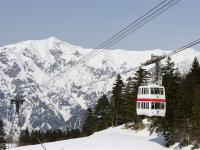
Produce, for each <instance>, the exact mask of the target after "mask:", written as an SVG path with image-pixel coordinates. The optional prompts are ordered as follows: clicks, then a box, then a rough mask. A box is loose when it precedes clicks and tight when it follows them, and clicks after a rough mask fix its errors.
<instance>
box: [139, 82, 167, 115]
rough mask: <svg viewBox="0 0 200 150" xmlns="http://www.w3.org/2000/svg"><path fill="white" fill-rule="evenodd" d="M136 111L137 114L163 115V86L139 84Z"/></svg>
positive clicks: (164, 101)
mask: <svg viewBox="0 0 200 150" xmlns="http://www.w3.org/2000/svg"><path fill="white" fill-rule="evenodd" d="M136 112H137V115H145V116H161V117H164V116H165V113H166V98H165V88H164V86H161V85H157V84H148V85H145V86H139V88H138V95H137V105H136Z"/></svg>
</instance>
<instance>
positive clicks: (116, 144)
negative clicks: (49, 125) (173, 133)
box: [11, 126, 192, 150]
mask: <svg viewBox="0 0 200 150" xmlns="http://www.w3.org/2000/svg"><path fill="white" fill-rule="evenodd" d="M164 143H165V140H164V137H163V136H161V135H157V134H155V133H154V134H151V135H150V133H149V131H148V129H144V130H142V131H137V132H136V131H133V130H130V129H128V130H127V129H124V126H119V127H115V128H109V129H106V130H103V131H100V132H96V133H94V134H93V135H91V136H89V137H84V138H77V139H70V140H64V141H58V142H51V143H43V145H44V146H45V148H46V149H47V150H175V149H176V150H178V149H179V148H178V146H173V147H170V148H166V147H164ZM191 147H192V146H191V145H190V146H188V147H184V148H182V150H190V149H191ZM11 150H43V148H42V147H41V145H30V146H23V147H17V148H13V149H11Z"/></svg>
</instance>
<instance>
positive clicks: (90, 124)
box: [82, 108, 95, 136]
mask: <svg viewBox="0 0 200 150" xmlns="http://www.w3.org/2000/svg"><path fill="white" fill-rule="evenodd" d="M94 126H95V117H94V113H93V111H92V109H90V108H88V109H87V114H86V118H85V120H84V123H83V126H82V134H83V136H88V135H91V134H92V133H93V132H95V129H94Z"/></svg>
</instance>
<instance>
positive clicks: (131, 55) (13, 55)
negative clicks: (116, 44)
mask: <svg viewBox="0 0 200 150" xmlns="http://www.w3.org/2000/svg"><path fill="white" fill-rule="evenodd" d="M90 51H92V49H85V48H82V47H79V46H73V45H70V44H68V43H66V42H62V41H60V40H58V39H56V38H54V37H50V38H48V39H45V40H29V41H24V42H20V43H17V44H13V45H8V46H4V47H1V48H0V113H1V115H2V116H3V117H4V119H6V120H8V121H9V122H11V121H12V119H13V117H12V116H13V113H14V108H13V106H11V105H10V100H11V99H12V98H13V97H14V96H15V95H25V96H26V97H25V99H26V102H25V103H24V105H23V106H22V107H21V108H22V109H21V115H20V120H21V122H20V124H21V127H22V128H27V127H28V128H34V129H44V130H46V129H51V128H78V127H80V124H81V121H82V120H83V117H84V114H85V111H86V109H87V108H88V107H93V106H94V105H95V103H96V101H97V99H98V98H99V97H100V96H101V95H102V94H103V93H108V92H109V91H110V90H111V87H112V84H113V81H114V79H108V80H107V81H106V82H99V83H97V84H90V85H88V84H87V83H88V82H91V81H93V80H97V79H101V78H104V77H106V76H109V75H111V74H117V73H119V72H122V71H126V70H128V69H130V68H132V67H135V66H138V65H140V64H141V63H142V62H144V61H146V60H148V59H149V58H150V56H151V54H156V55H161V54H163V53H166V52H167V51H163V50H159V49H157V50H144V51H126V50H120V49H117V50H104V51H103V52H102V53H101V54H100V55H98V56H97V57H95V58H93V59H91V60H90V61H88V62H85V63H82V64H81V65H80V66H79V67H77V68H76V69H74V70H72V71H70V72H67V73H65V74H64V76H62V77H61V78H59V79H57V80H55V82H51V83H50V81H51V80H52V77H54V76H55V75H57V74H59V73H61V72H63V71H64V70H65V69H66V68H70V67H71V66H72V65H73V64H74V63H75V62H76V61H77V60H78V59H80V58H81V57H82V56H84V55H85V54H87V53H88V52H90ZM195 56H197V57H198V58H200V51H197V50H194V49H188V50H185V51H183V52H181V53H179V54H177V55H175V56H173V60H174V61H175V62H176V64H177V65H178V66H179V67H180V70H181V71H182V72H183V73H184V72H186V71H187V70H188V68H189V67H188V66H189V65H190V64H191V62H192V60H193V59H194V57H195ZM132 74H133V73H130V74H127V75H124V79H125V78H126V77H127V76H129V75H132ZM47 83H49V84H47ZM83 85H84V86H83Z"/></svg>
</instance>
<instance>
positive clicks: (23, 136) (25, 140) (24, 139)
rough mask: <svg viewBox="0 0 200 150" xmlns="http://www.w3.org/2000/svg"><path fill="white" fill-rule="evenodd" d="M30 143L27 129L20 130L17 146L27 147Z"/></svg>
mask: <svg viewBox="0 0 200 150" xmlns="http://www.w3.org/2000/svg"><path fill="white" fill-rule="evenodd" d="M30 143H31V137H30V134H29V131H28V129H26V130H22V131H21V133H20V137H19V145H20V146H22V145H29V144H30Z"/></svg>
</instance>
